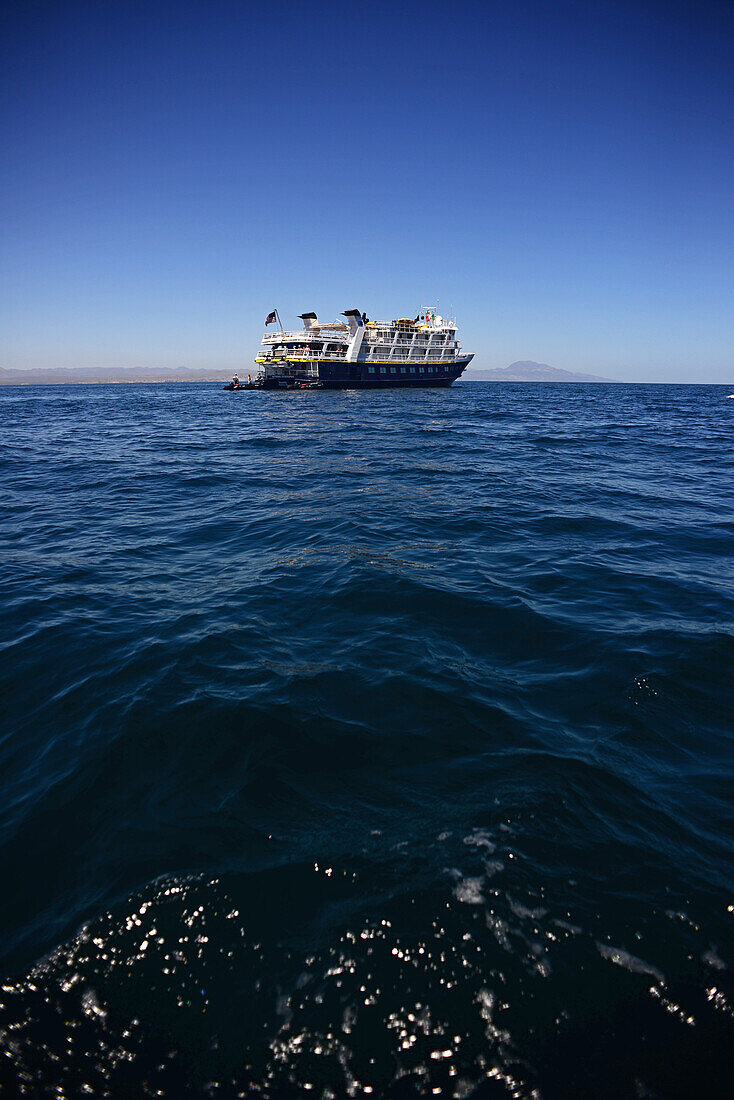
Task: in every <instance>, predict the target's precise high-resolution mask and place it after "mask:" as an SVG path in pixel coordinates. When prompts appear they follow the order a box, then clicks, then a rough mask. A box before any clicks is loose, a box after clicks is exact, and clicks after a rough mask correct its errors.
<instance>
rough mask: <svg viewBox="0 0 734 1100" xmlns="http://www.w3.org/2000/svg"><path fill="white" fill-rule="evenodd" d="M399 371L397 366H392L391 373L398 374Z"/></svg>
mask: <svg viewBox="0 0 734 1100" xmlns="http://www.w3.org/2000/svg"><path fill="white" fill-rule="evenodd" d="M397 373H398V368H397V367H390V374H397Z"/></svg>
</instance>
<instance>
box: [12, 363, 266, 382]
mask: <svg viewBox="0 0 734 1100" xmlns="http://www.w3.org/2000/svg"><path fill="white" fill-rule="evenodd" d="M232 373H233V372H232V371H231V370H229V371H227V370H194V369H190V368H188V367H179V368H174V369H173V370H160V369H156V368H155V367H149V368H137V369H136V368H135V367H132V368H127V369H126V368H124V367H122V368H114V367H103V368H99V369H98V368H95V367H87V368H81V367H80V368H79V369H78V370H71V369H69V368H64V367H51V368H48V369H46V370H43V369H41V370H6V369H4V368H3V367H0V386H68V385H84V384H87V385H94V384H95V383H96V384H107V385H112V384H115V383H120V384H124V383H126V382H127V383H129V382H143V383H145V382H149V383H150V382H228V381H229V379H230V378H231V377H232ZM239 373H240V374H242V376H243V377H247V374H248V372H247V371H246V370H245V369H244V368H240V371H239ZM251 373H252V374H255V369H254V368H251Z"/></svg>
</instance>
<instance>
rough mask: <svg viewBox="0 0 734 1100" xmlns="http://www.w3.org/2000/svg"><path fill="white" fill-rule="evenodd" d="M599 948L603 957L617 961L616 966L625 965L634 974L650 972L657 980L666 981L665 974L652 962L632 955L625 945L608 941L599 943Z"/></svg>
mask: <svg viewBox="0 0 734 1100" xmlns="http://www.w3.org/2000/svg"><path fill="white" fill-rule="evenodd" d="M596 946H597V949H598V951H599V954H600V955H601V956H602V958H603V959H608V960H609V962H613V963H615V965H616V966H623V967H624V969H625V970H629V971H630V973H632V974H649V975H650V977H651V978H654V979H655V981H657V982H662V983H664V982H665V975H664V974H661V973H660V971H659V970H657V969H656V968H655V967H654V966H651V965H650V963H646V962H645V961H644V959H638V958H637V956H636V955H631V954H630V953H629V951H625V950H624V948H623V947H610V946H609V945H608V944H606V943H598V942H597V945H596Z"/></svg>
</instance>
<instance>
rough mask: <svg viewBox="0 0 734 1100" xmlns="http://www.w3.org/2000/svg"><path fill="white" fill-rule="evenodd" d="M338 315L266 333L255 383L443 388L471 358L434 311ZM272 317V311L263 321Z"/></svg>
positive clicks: (308, 318) (308, 317)
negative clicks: (385, 317)
mask: <svg viewBox="0 0 734 1100" xmlns="http://www.w3.org/2000/svg"><path fill="white" fill-rule="evenodd" d="M342 316H343V317H344V318H345V320H344V321H341V320H337V321H330V322H327V323H321V322H320V321H319V320H318V318H317V316H316V314H315V313H302V314H301V315H300V319H301V320H302V321H303V328H302V329H300V330H298V331H295V332H286V331H284V330H283V329H282V328H281V330H280V331H279V332H267V331H266V333H265V335H264V336H263V339H262V344H263V351H262V352H261V353H260V355H258V356H257V358H256V359H255V362H256V363H257V364H258V366H260V367H261V368H262V373H261V375H260V376H259V378H258V380H257V385H258V386H262V387H265V388H269V389H271V388H281V387H285V388H290V387H295V386H299V385H312V386H313V385H318V386H321V387H325V388H327V389H344V388H379V387H384V386H389V387H395V386H448V385H450V384H451V382H453V381H454V380H455V379H456V378H458V377H459V375H460V374H461V373H462V371H463V370H464V368H465V367H466V366H467V364H468V363H469V362H470V361H471V359H472V358H473V356H472V355H471V354H468V353H467V352H465V351H464V350H463V349H462V347H461V343H460V342H459V340H458V339H457V329H456V322H455V321H454V320H453V319H450V320H444V318H443V317H441V316H440V315H439V313H438V310H437V309H434V308H430V307H428V308H423V309H421V311H420V312H419V313H418V315H417V316H416V317H415V318H409V317H399V318H397V319H396V320H393V321H370V320H369V318H368V317H367V316H366V315H365V314H364V313H361V312H360V311H359V310H358V309H348V310H345V312H344V313H343V314H342ZM273 317H275V312H274V313H272V314H270V316H269V318H268V320H270V318H273Z"/></svg>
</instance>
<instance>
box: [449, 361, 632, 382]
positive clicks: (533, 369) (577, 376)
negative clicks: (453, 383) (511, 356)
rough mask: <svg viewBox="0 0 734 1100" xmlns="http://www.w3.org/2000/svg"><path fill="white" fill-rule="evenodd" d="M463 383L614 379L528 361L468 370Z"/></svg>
mask: <svg viewBox="0 0 734 1100" xmlns="http://www.w3.org/2000/svg"><path fill="white" fill-rule="evenodd" d="M461 380H462V381H463V382H614V381H615V379H614V378H602V377H601V376H600V375H598V374H581V373H579V372H578V371H571V370H560V369H559V368H558V367H549V366H548V364H547V363H534V362H533V361H532V360H530V359H524V360H520V361H518V362H517V363H510V365H509V367H497V368H496V369H495V370H474V371H473V370H471V369H470V370H468V371H465V373H464V375H463V376H462V379H461Z"/></svg>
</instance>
